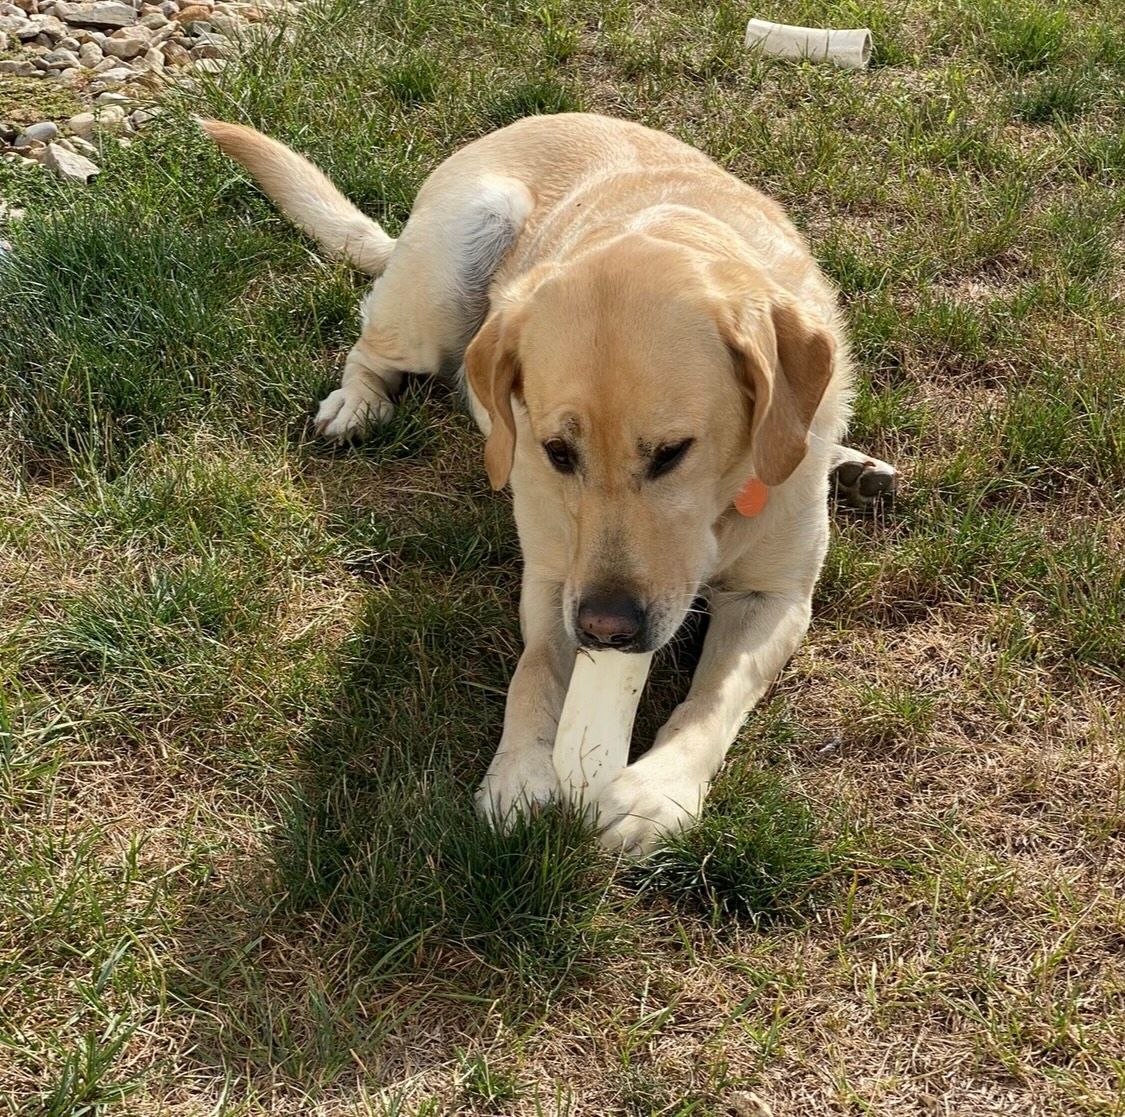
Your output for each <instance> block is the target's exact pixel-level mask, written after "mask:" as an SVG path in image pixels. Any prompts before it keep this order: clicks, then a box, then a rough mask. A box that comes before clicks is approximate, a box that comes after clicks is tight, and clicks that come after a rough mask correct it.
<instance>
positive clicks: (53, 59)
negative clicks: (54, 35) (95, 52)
mask: <svg viewBox="0 0 1125 1117" xmlns="http://www.w3.org/2000/svg"><path fill="white" fill-rule="evenodd" d="M39 61H40V62H41V63H45V64H46V65H45V68H46V69H48V70H69V69H70V68H71V67H72V66H81V65H82V62H81V60H80V59H79V57H78V55H77V54H75V53H74V51H72V50H49V51H47V53H46V54H45V55H43V57H42V58H40V59H39Z"/></svg>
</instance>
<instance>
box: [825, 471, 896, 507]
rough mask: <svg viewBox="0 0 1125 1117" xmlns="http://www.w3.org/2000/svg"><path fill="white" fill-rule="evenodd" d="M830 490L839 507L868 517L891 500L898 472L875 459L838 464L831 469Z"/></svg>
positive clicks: (894, 491) (892, 499)
mask: <svg viewBox="0 0 1125 1117" xmlns="http://www.w3.org/2000/svg"><path fill="white" fill-rule="evenodd" d="M832 491H833V494H834V496H835V498H836V501H837V503H838V504H843V505H846V506H847V507H849V508H852V509H854V510H855V511H857V512H864V513H867V514H870V513H872V512H873V511H874V510H875V506H876V505H877V504H878V503H880V502H882V503H887V504H889V503H891V502H893V501H894V496H895V493H896V492H897V491H898V470H897V469H895V467H894V466H893V465H888V464H887V463H886V462H881V461H879V460H878V458H864V459H862V460H858V459H856V460H852V461H845V462H841V463H840V464H839V465H838V466H836V468H835V469H833V470H832Z"/></svg>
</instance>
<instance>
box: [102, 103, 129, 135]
mask: <svg viewBox="0 0 1125 1117" xmlns="http://www.w3.org/2000/svg"><path fill="white" fill-rule="evenodd" d="M94 130H95V131H96V132H123V131H124V130H125V106H124V105H106V106H105V107H104V108H102V109H99V110H98V113H97V118H96V122H95V124H94Z"/></svg>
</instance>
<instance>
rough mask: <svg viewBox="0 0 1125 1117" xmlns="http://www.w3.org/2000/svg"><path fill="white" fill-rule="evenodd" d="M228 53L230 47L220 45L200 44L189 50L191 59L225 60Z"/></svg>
mask: <svg viewBox="0 0 1125 1117" xmlns="http://www.w3.org/2000/svg"><path fill="white" fill-rule="evenodd" d="M230 52H231V51H230V47H225V46H223V45H222V44H221V43H200V44H199V46H196V47H192V48H191V56H192V58H226V57H227V56H228V55H229V54H230Z"/></svg>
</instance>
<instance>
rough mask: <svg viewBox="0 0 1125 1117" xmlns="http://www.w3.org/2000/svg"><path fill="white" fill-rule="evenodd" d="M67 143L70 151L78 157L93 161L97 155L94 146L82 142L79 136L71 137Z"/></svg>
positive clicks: (95, 146)
mask: <svg viewBox="0 0 1125 1117" xmlns="http://www.w3.org/2000/svg"><path fill="white" fill-rule="evenodd" d="M67 143H68V144H69V145H70V149H71V151H77V152H78V154H79V155H85V156H86V157H87V158H89V159H93V158H94V156H96V155H97V154H98V148H97V145H96V144H92V143H90V141H89V140H84V139H82V138H81V137H80V136H71V137H70V139H69V140H67Z"/></svg>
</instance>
